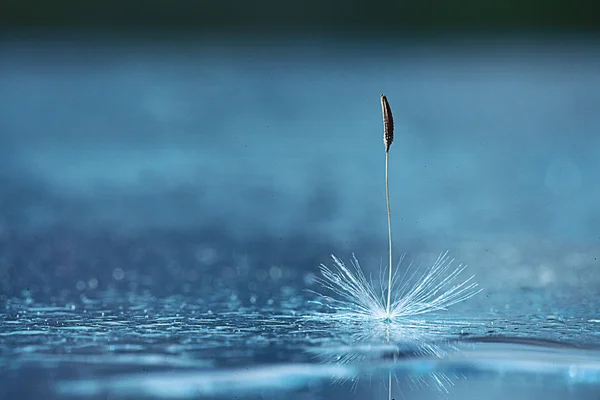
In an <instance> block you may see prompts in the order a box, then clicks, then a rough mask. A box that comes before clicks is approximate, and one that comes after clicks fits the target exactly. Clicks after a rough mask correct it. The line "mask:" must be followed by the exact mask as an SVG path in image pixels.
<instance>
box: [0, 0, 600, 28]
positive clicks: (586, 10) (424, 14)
mask: <svg viewBox="0 0 600 400" xmlns="http://www.w3.org/2000/svg"><path fill="white" fill-rule="evenodd" d="M0 7H1V8H0V11H1V12H0V23H2V25H4V26H7V27H9V28H17V29H26V30H29V29H39V28H41V27H43V28H48V29H63V28H73V29H77V30H89V29H98V30H102V31H105V32H110V33H112V32H115V30H117V29H119V30H124V31H129V32H130V33H132V32H135V31H137V30H139V29H146V30H148V31H150V32H154V33H156V32H157V31H158V30H163V31H186V30H187V31H193V32H201V33H214V32H221V33H230V34H232V35H238V34H240V33H241V32H263V33H265V34H268V35H275V34H280V33H296V34H300V35H305V34H310V35H314V34H331V33H336V34H340V35H348V34H354V35H359V36H364V35H365V34H377V33H384V32H387V33H395V34H406V33H415V32H420V33H422V34H424V35H443V34H445V33H447V32H449V31H461V32H471V33H472V32H485V31H488V32H489V31H495V32H502V33H507V32H511V31H515V30H517V31H536V30H545V31H554V32H556V31H577V32H581V31H597V29H598V16H599V7H600V6H598V4H597V2H595V1H583V0H579V1H567V0H546V1H542V0H527V1H516V0H513V1H496V0H493V1H486V2H481V1H476V0H457V1H443V0H437V1H436V0H429V1H393V0H388V1H382V0H380V1H342V0H338V1H331V0H329V1H320V0H306V1H302V2H282V1H264V0H263V1H242V0H238V1H235V0H229V1H216V0H213V1H190V0H187V1H186V0H177V1H142V0H136V1H134V0H128V1H115V0H106V1H96V2H83V3H82V2H80V1H75V0H70V1H66V0H59V1H51V2H48V1H41V0H38V1H31V0H29V1H21V0H5V1H3V2H2V5H1V6H0Z"/></svg>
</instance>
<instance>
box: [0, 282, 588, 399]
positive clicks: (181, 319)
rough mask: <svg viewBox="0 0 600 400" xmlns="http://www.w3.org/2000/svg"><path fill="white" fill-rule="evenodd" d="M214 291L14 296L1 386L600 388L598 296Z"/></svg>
mask: <svg viewBox="0 0 600 400" xmlns="http://www.w3.org/2000/svg"><path fill="white" fill-rule="evenodd" d="M538 296H539V294H532V293H529V294H525V295H523V298H527V297H529V298H530V299H534V300H535V298H536V297H538ZM214 297H215V298H214V300H215V301H213V302H210V303H207V302H206V301H202V300H199V299H198V298H194V297H188V298H186V297H183V296H172V297H169V298H166V299H158V298H155V297H152V296H141V295H133V294H131V295H129V296H127V297H124V298H123V297H119V296H118V295H117V294H116V293H109V292H107V293H103V294H101V295H100V296H97V298H95V299H87V298H85V297H84V298H83V300H82V301H78V302H73V303H69V304H67V305H66V306H65V305H59V304H57V305H48V304H38V303H36V302H35V301H33V300H31V299H23V300H12V301H10V302H9V303H8V304H7V306H6V309H5V310H4V312H3V313H2V315H1V317H2V329H1V332H0V344H1V348H0V349H1V354H2V356H1V358H0V364H1V365H2V368H1V369H2V372H1V377H0V379H1V381H2V382H3V385H2V389H1V390H2V394H3V396H2V398H7V399H9V398H10V399H12V398H15V399H16V398H21V399H33V398H40V397H42V396H43V397H44V398H54V399H58V398H73V399H84V398H86V399H87V398H94V399H104V398H110V399H120V398H135V399H139V398H157V399H190V398H248V399H255V398H256V399H259V398H289V399H343V398H344V399H348V398H356V399H359V398H382V399H386V398H388V394H389V392H388V391H389V388H390V384H389V383H390V382H391V395H392V396H393V397H394V398H480V396H482V395H484V394H486V396H488V397H490V396H491V397H492V398H503V397H505V396H508V395H510V396H512V397H516V398H530V397H531V396H535V397H538V396H541V395H543V396H544V397H547V398H550V399H560V398H565V397H569V398H582V399H595V398H597V396H598V393H600V320H599V319H594V318H591V315H592V314H589V315H586V312H590V311H591V310H597V309H598V308H597V304H596V308H586V309H583V308H581V309H580V314H579V315H572V316H569V317H562V316H556V315H529V316H526V317H523V316H521V317H518V316H515V315H516V314H518V313H519V312H518V311H517V310H511V311H510V312H504V313H499V314H498V313H496V314H495V315H494V313H493V312H488V313H486V314H485V315H482V316H481V318H473V317H472V316H471V317H470V318H466V316H467V315H469V314H470V312H469V310H468V309H463V310H462V311H461V312H459V313H458V314H457V313H447V312H446V313H441V314H440V315H433V316H428V317H424V318H422V319H421V320H419V321H410V323H409V321H406V322H405V321H396V322H394V323H391V324H390V323H384V322H380V321H371V322H368V321H360V320H358V321H357V320H340V319H336V318H332V314H331V313H329V312H328V311H326V310H323V309H322V306H320V305H319V304H317V303H316V302H313V301H312V300H314V296H312V295H307V294H306V293H304V292H295V291H293V290H290V289H288V290H286V291H285V294H283V293H282V294H280V295H279V296H278V297H274V298H271V299H269V300H268V302H269V303H270V304H271V305H270V306H251V307H245V306H241V305H240V304H239V302H236V301H235V300H234V301H217V300H219V299H218V297H217V296H214ZM492 297H494V296H492ZM474 300H475V299H474ZM592 312H595V311H592ZM490 385H491V386H490ZM490 387H492V388H493V393H490Z"/></svg>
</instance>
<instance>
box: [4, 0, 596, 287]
mask: <svg viewBox="0 0 600 400" xmlns="http://www.w3.org/2000/svg"><path fill="white" fill-rule="evenodd" d="M599 7H600V6H599V5H598V2H595V1H485V2H482V1H452V2H451V1H412V2H401V1H379V2H375V1H373V2H367V1H355V2H349V1H301V2H282V1H280V2H275V1H255V2H249V1H183V0H180V1H127V0H123V1H119V2H117V1H101V2H100V1H99V2H79V1H53V2H49V1H22V0H19V1H17V0H3V1H2V2H1V4H0V27H1V28H0V35H1V36H0V40H1V41H0V182H1V184H0V295H2V296H5V297H11V296H21V295H27V296H29V295H32V296H38V297H44V296H54V297H55V298H56V296H61V295H62V296H70V295H78V294H80V293H85V294H86V295H92V294H93V293H94V291H95V290H99V289H106V288H108V287H116V288H120V289H125V288H127V289H130V290H136V291H137V290H150V291H151V292H153V293H156V294H169V293H187V292H198V293H208V292H210V291H214V290H217V289H219V288H220V289H219V290H231V291H244V290H250V291H252V290H256V287H257V284H256V283H254V286H251V285H252V283H251V284H250V285H248V281H250V282H260V285H261V286H260V287H261V289H263V288H266V287H270V286H269V285H267V283H268V284H270V285H271V286H272V287H273V288H278V287H280V286H281V285H282V284H289V285H292V286H295V287H298V288H300V287H304V286H306V285H308V284H310V282H311V276H312V274H313V273H314V272H315V271H316V269H317V268H316V267H317V265H318V264H319V263H320V262H326V261H327V257H328V254H329V253H330V252H336V253H339V255H340V256H342V257H346V256H349V255H350V252H351V251H355V252H356V254H357V256H359V258H361V259H363V260H365V264H367V265H368V267H366V268H367V269H369V268H377V267H378V265H379V261H380V259H381V258H382V256H383V255H384V254H385V243H386V242H385V236H384V235H385V232H386V228H385V204H384V203H383V181H382V174H383V170H382V167H383V165H382V156H383V145H382V141H381V116H380V109H379V103H378V101H379V100H378V97H379V94H380V93H381V92H385V93H386V94H387V95H388V97H389V98H390V102H391V104H392V108H393V110H394V114H395V116H396V122H397V139H396V142H395V143H394V146H393V148H392V167H391V168H392V202H393V204H394V208H393V217H394V226H395V232H396V247H397V249H398V251H410V252H412V253H415V254H416V256H417V257H418V254H419V253H420V252H424V253H427V254H433V253H435V252H437V251H441V250H444V249H445V248H450V249H451V250H452V251H453V252H454V253H455V254H457V256H458V257H459V259H460V260H461V261H465V262H467V263H469V264H470V265H472V266H473V270H474V271H475V272H476V273H477V274H478V279H479V280H481V281H483V284H484V285H486V286H488V287H490V286H494V285H498V286H501V285H503V286H504V287H506V286H507V285H510V284H512V285H515V286H517V287H530V286H533V287H545V286H548V285H556V284H565V283H569V284H572V285H576V286H577V285H582V284H584V283H587V284H591V283H590V282H595V280H597V276H598V275H599V274H596V273H595V271H596V270H597V264H598V263H597V254H596V253H594V252H595V251H596V252H597V250H594V249H596V248H597V242H598V240H599V237H598V232H599V228H598V227H599V224H600V210H599V209H598V207H597V204H599V202H600V189H599V188H598V184H597V176H598V173H600V168H598V161H597V159H598V155H597V153H598V152H597V150H596V149H598V148H600V147H599V146H600V140H599V139H598V137H599V136H598V133H599V130H600V117H599V116H598V112H597V110H598V109H599V106H600V56H599V54H600V52H599V51H598V50H600V48H599V45H598V28H599V26H598V23H597V21H598V20H599V18H598V16H599ZM248 286H250V287H248ZM253 288H254V289H253ZM264 290H267V289H264ZM273 290H275V289H273Z"/></svg>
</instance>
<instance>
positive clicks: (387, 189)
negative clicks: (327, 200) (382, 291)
mask: <svg viewBox="0 0 600 400" xmlns="http://www.w3.org/2000/svg"><path fill="white" fill-rule="evenodd" d="M389 158H390V152H389V151H388V150H386V152H385V202H386V203H387V223H388V249H389V256H390V259H389V265H388V267H389V275H388V290H387V305H386V315H387V316H388V318H389V316H390V304H391V300H392V220H391V210H390V185H389V180H388V175H389V174H388V169H389Z"/></svg>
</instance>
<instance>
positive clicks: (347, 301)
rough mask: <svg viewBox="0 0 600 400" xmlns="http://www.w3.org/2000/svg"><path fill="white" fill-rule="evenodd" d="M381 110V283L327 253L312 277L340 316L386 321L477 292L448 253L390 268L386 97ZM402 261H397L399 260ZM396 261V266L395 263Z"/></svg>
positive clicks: (354, 263) (390, 134)
mask: <svg viewBox="0 0 600 400" xmlns="http://www.w3.org/2000/svg"><path fill="white" fill-rule="evenodd" d="M380 100H381V109H382V114H383V128H384V129H383V143H384V145H385V193H386V205H387V223H388V256H389V260H388V261H389V264H388V267H387V273H388V279H387V287H386V288H384V287H383V285H382V287H381V290H380V291H377V290H376V289H375V287H374V285H373V282H372V281H371V280H370V279H369V280H368V279H367V278H366V276H365V275H364V273H363V272H362V269H361V267H360V264H359V262H358V260H357V259H356V257H354V255H353V258H352V260H351V266H347V265H346V264H344V262H343V261H342V260H340V259H339V258H337V257H336V256H334V255H332V256H331V257H332V259H333V266H332V267H328V266H325V265H324V264H321V266H320V270H321V275H322V277H321V278H317V281H318V282H319V283H320V284H321V285H322V286H323V287H324V288H326V289H329V290H330V291H331V292H333V293H334V294H336V295H337V296H339V298H337V299H336V298H332V297H329V296H325V295H321V297H322V298H323V299H324V300H325V302H326V303H327V305H328V306H329V307H330V308H331V309H333V310H334V311H335V312H336V313H337V314H338V315H336V318H340V317H341V318H345V319H353V318H359V319H362V320H364V319H378V320H383V321H385V322H388V323H390V322H392V321H394V320H396V319H400V318H402V319H410V318H414V317H416V316H420V315H422V314H425V313H431V312H436V311H443V310H446V309H448V307H450V306H452V305H454V304H456V303H459V302H462V301H464V300H467V299H468V298H470V297H472V296H474V295H476V294H477V293H479V292H480V291H481V289H478V285H477V283H476V282H475V281H474V280H473V278H474V277H473V276H470V277H468V278H467V279H465V280H462V281H461V280H459V276H460V274H461V273H462V272H463V271H464V270H465V268H466V266H465V265H463V264H459V265H458V266H457V267H453V264H454V259H451V258H450V257H449V256H448V252H445V253H442V254H440V256H439V257H438V258H437V260H436V261H435V263H433V265H432V266H431V267H430V268H428V269H426V270H425V271H421V270H420V269H416V270H414V271H412V272H411V269H412V264H410V265H409V266H408V268H407V269H406V271H405V272H404V274H403V276H400V275H399V274H398V271H397V270H396V271H394V270H393V258H392V226H391V210H390V195H389V173H388V170H389V150H390V146H391V144H392V142H393V140H394V119H393V116H392V110H391V107H390V104H389V102H388V100H387V97H386V96H385V95H384V94H382V95H381V97H380ZM401 262H402V259H401V260H400V263H401ZM400 263H399V264H400Z"/></svg>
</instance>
